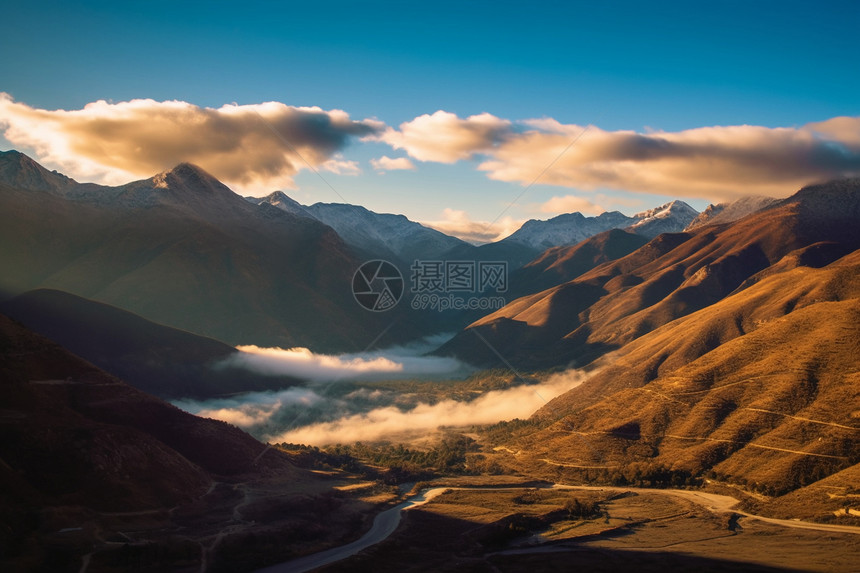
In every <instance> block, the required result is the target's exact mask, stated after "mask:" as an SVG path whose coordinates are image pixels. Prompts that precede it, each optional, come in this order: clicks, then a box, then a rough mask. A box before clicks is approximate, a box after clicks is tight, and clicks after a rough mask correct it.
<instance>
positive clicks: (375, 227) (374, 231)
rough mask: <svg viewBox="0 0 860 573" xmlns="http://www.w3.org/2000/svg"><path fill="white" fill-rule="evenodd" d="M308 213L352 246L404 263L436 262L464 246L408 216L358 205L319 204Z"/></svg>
mask: <svg viewBox="0 0 860 573" xmlns="http://www.w3.org/2000/svg"><path fill="white" fill-rule="evenodd" d="M305 210H306V211H307V212H308V213H310V214H311V215H312V216H314V217H316V218H317V219H318V220H319V221H322V222H323V223H325V224H326V225H328V226H329V227H331V228H333V229H334V230H335V231H337V234H338V235H340V236H341V238H342V239H343V240H344V241H345V242H347V243H348V244H350V245H353V246H354V247H357V248H358V249H361V250H363V251H365V252H366V253H368V254H378V256H382V255H389V254H390V255H393V256H394V257H395V258H397V259H400V260H401V261H404V262H407V263H409V262H412V261H413V260H415V259H421V260H432V259H438V258H440V257H441V255H442V254H443V253H445V252H447V251H449V250H451V249H453V248H455V247H458V246H460V245H462V244H467V243H464V241H461V240H460V239H457V238H455V237H451V236H449V235H446V234H444V233H442V232H440V231H436V230H435V229H430V228H428V227H425V226H424V225H421V224H420V223H416V222H414V221H410V220H409V219H407V218H406V217H405V216H404V215H392V214H388V213H375V212H373V211H370V210H368V209H365V208H364V207H360V206H358V205H347V204H343V203H315V204H313V205H310V206H309V207H305Z"/></svg>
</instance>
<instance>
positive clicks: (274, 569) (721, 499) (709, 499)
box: [255, 484, 860, 573]
mask: <svg viewBox="0 0 860 573" xmlns="http://www.w3.org/2000/svg"><path fill="white" fill-rule="evenodd" d="M548 487H551V488H554V489H565V490H580V491H613V492H619V493H621V492H626V491H633V492H642V493H654V494H658V495H668V496H672V497H678V498H681V499H685V500H688V501H692V502H693V503H696V504H697V505H700V506H702V507H704V508H705V509H707V510H708V511H712V512H714V513H726V512H733V513H737V514H738V515H742V516H744V517H747V518H749V519H755V520H758V521H763V522H765V523H770V524H773V525H780V526H783V527H791V528H795V529H812V530H816V531H827V532H830V533H851V534H854V535H860V527H855V526H851V525H832V524H828V523H813V522H809V521H795V520H792V519H775V518H771V517H763V516H761V515H755V514H752V513H746V512H744V511H740V510H737V509H732V508H733V507H734V506H735V505H737V504H738V500H737V499H735V498H733V497H730V496H728V495H719V494H715V493H706V492H702V491H695V490H686V489H651V488H631V487H612V486H579V485H562V484H553V485H552V486H548ZM464 489H469V490H475V489H477V490H485V489H486V490H494V491H498V490H499V489H531V488H524V487H505V488H487V487H474V488H470V487H436V488H432V489H429V490H426V491H424V492H422V493H421V494H419V495H417V496H415V497H412V498H411V499H409V500H407V501H404V502H403V503H401V504H399V505H396V506H394V507H392V508H391V509H387V510H385V511H383V512H382V513H380V514H378V515H377V516H376V518H375V519H374V520H373V526H371V528H370V530H369V531H368V532H367V533H365V534H364V535H363V536H362V537H361V538H360V539H358V540H356V541H353V542H352V543H349V544H347V545H342V546H340V547H335V548H333V549H329V550H327V551H321V552H319V553H314V554H312V555H307V556H305V557H300V558H299V559H294V560H292V561H287V562H284V563H279V564H277V565H272V566H270V567H266V568H264V569H259V570H257V571H256V572H255V573H303V572H305V571H312V570H313V569H316V568H318V567H322V566H324V565H329V564H331V563H334V562H336V561H340V560H342V559H346V558H347V557H352V556H353V555H355V554H356V553H358V552H359V551H362V550H363V549H366V548H368V547H370V546H372V545H376V544H377V543H380V542H381V541H384V540H385V539H386V538H387V537H388V536H389V535H391V534H392V533H394V531H395V530H396V529H397V526H398V525H399V524H400V517H401V514H402V512H404V511H406V510H409V509H412V508H414V507H418V506H420V505H423V504H425V503H427V502H428V501H430V500H432V499H433V498H434V497H436V496H438V495H440V494H441V493H442V492H444V491H447V490H464ZM534 549H535V548H531V549H530V550H529V551H534Z"/></svg>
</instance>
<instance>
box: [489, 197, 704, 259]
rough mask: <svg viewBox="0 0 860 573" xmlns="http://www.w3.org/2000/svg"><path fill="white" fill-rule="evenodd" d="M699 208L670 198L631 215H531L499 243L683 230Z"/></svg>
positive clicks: (557, 242)
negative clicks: (624, 231)
mask: <svg viewBox="0 0 860 573" xmlns="http://www.w3.org/2000/svg"><path fill="white" fill-rule="evenodd" d="M697 214H698V212H697V211H696V210H695V209H693V208H692V207H690V206H689V205H687V204H686V203H684V202H683V201H672V202H670V203H666V204H665V205H661V206H660V207H656V208H654V209H650V210H648V211H643V212H641V213H637V214H635V215H633V216H632V217H627V216H626V215H624V214H622V213H619V212H618V211H607V212H604V213H601V214H600V215H598V216H596V217H586V216H585V215H583V214H582V213H566V214H563V215H559V216H557V217H553V218H552V219H548V220H546V221H538V220H536V219H531V220H529V221H526V222H525V223H524V224H523V226H522V227H520V228H519V229H518V230H517V231H515V232H514V233H513V234H511V235H510V236H508V237H506V238H504V239H502V240H501V241H500V242H501V243H518V244H521V245H527V246H529V247H532V248H534V249H538V250H541V251H542V250H544V249H548V248H551V247H559V246H566V245H575V244H576V243H579V242H580V241H583V240H585V239H587V238H589V237H591V236H594V235H596V234H598V233H602V232H603V231H608V230H610V229H627V230H629V231H631V232H634V233H636V234H639V235H642V236H644V237H648V238H649V239H652V238H654V237H656V236H657V235H659V234H660V233H676V232H678V231H682V230H683V229H684V228H685V227H686V226H687V225H688V224H689V223H690V221H692V220H693V218H694V217H695V216H696V215H697Z"/></svg>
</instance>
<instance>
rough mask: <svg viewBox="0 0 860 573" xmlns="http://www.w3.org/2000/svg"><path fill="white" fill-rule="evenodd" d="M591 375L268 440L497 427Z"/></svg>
mask: <svg viewBox="0 0 860 573" xmlns="http://www.w3.org/2000/svg"><path fill="white" fill-rule="evenodd" d="M585 379H586V375H585V374H583V373H582V372H579V371H568V372H565V373H561V374H556V375H554V376H552V377H550V378H549V379H547V380H546V381H545V382H543V383H541V384H537V385H523V386H516V387H513V388H509V389H506V390H493V391H490V392H487V393H485V394H482V395H481V396H479V397H478V398H476V399H474V400H472V401H469V402H461V401H456V400H442V401H440V402H437V403H435V404H428V403H421V404H418V405H417V406H415V407H414V408H411V409H409V410H405V411H404V410H402V409H400V408H397V407H396V406H384V407H379V408H373V409H371V410H369V411H367V412H362V413H357V414H352V415H349V416H345V417H342V418H340V419H337V420H333V421H329V422H319V423H313V424H308V425H305V426H303V427H300V428H296V429H291V430H288V431H286V432H281V433H276V434H272V435H269V436H267V439H268V440H269V441H270V442H290V443H299V444H309V445H317V446H322V445H326V444H334V443H343V442H353V441H374V440H390V439H397V437H398V436H401V437H404V438H405V437H409V436H414V435H415V434H421V435H426V434H427V433H429V432H433V431H436V430H437V429H439V427H441V426H471V425H474V424H493V423H496V422H500V421H502V420H511V419H513V418H527V417H529V416H530V415H531V414H533V413H534V412H535V411H536V410H538V409H539V408H541V407H542V406H545V405H546V403H547V402H548V401H549V400H552V399H553V398H555V397H556V396H558V395H560V394H562V393H564V392H566V391H568V390H570V389H571V388H574V387H576V386H578V385H579V384H581V383H582V382H583V381H584V380H585Z"/></svg>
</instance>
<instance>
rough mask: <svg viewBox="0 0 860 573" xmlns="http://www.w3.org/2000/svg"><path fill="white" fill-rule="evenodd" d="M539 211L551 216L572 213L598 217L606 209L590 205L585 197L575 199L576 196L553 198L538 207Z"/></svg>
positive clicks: (593, 204)
mask: <svg viewBox="0 0 860 573" xmlns="http://www.w3.org/2000/svg"><path fill="white" fill-rule="evenodd" d="M539 209H540V211H541V213H550V214H552V215H559V214H561V213H574V212H579V213H582V214H584V215H600V214H601V213H603V212H604V211H606V209H604V208H603V207H601V206H600V205H597V204H595V203H592V202H591V201H589V200H588V199H586V198H585V197H577V196H576V195H565V196H563V197H558V196H556V197H553V198H552V199H550V200H549V201H547V202H545V203H543V204H542V205H540V207H539Z"/></svg>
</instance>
